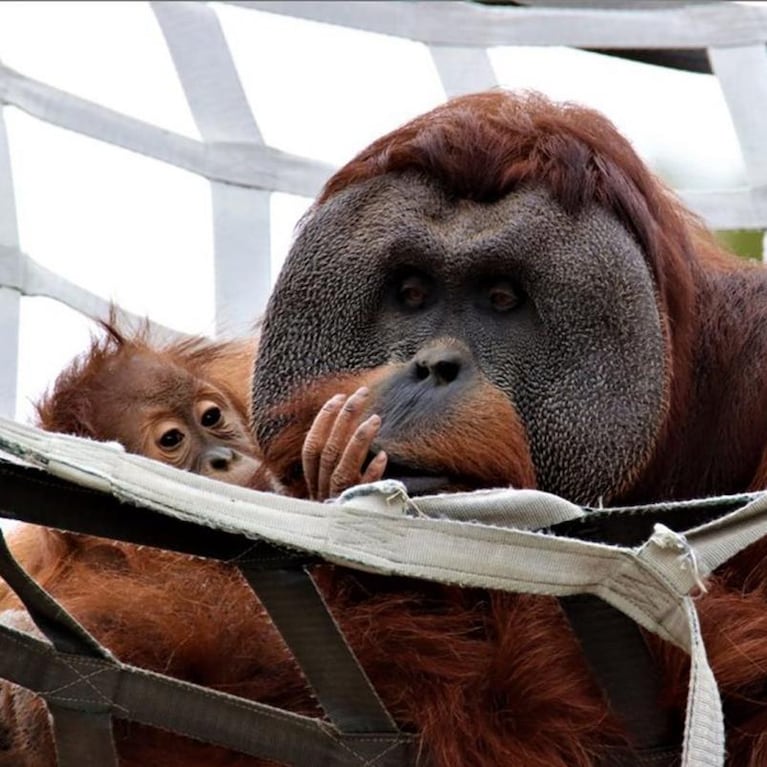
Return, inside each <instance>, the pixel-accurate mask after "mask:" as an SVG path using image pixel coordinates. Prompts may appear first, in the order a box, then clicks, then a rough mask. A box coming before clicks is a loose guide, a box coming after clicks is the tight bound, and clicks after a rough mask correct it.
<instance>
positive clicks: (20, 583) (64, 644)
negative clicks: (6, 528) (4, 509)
mask: <svg viewBox="0 0 767 767" xmlns="http://www.w3.org/2000/svg"><path fill="white" fill-rule="evenodd" d="M0 577H1V578H2V579H3V580H4V581H5V582H6V583H7V584H8V585H9V586H10V587H11V588H12V589H13V590H14V591H15V592H16V595H17V596H18V597H19V599H20V600H21V601H22V602H23V603H24V607H26V608H27V612H28V613H29V615H30V617H31V618H32V620H33V621H34V622H35V625H36V626H37V627H38V628H39V629H40V631H42V632H43V634H45V636H47V637H48V639H50V640H51V642H52V643H53V644H54V646H55V647H56V648H57V649H58V650H61V652H65V653H80V654H82V655H87V656H90V657H93V658H108V657H109V653H108V652H107V651H106V650H104V648H103V647H102V646H101V645H100V644H99V643H98V642H97V641H96V640H95V639H94V638H93V637H92V636H91V635H90V634H89V633H88V632H87V631H86V630H85V629H84V628H83V627H82V626H81V625H80V624H79V623H78V622H77V621H76V620H75V619H74V618H73V617H72V616H71V615H70V614H69V613H68V612H67V611H66V610H64V609H63V608H62V607H61V605H59V603H58V602H56V600H54V599H52V598H51V597H50V596H49V595H48V593H47V592H46V591H44V590H43V589H41V588H40V586H38V585H37V584H36V583H35V582H34V581H33V580H32V579H31V578H30V577H29V576H28V575H27V574H26V572H24V570H23V569H22V568H21V567H20V566H19V564H18V562H16V560H15V559H14V558H13V555H12V554H11V552H10V550H9V549H8V544H7V543H6V542H5V536H4V535H3V532H2V530H0Z"/></svg>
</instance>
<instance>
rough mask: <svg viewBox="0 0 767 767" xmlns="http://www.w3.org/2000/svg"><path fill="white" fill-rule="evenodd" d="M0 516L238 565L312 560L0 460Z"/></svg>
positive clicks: (280, 563) (305, 555)
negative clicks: (233, 562)
mask: <svg viewBox="0 0 767 767" xmlns="http://www.w3.org/2000/svg"><path fill="white" fill-rule="evenodd" d="M0 516H2V517H6V518H8V519H18V520H20V521H22V522H31V523H32V524H36V525H46V526H47V527H55V528H58V529H60V530H70V531H72V532H77V533H86V534H88V535H97V536H101V537H103V538H111V539H113V540H118V541H126V542H128V543H136V544H140V545H144V546H154V547H156V548H160V549H166V550H168V551H178V552H181V553H183V554H192V555H194V556H202V557H208V558H210V559H219V560H222V561H236V562H237V563H238V564H251V565H257V564H258V563H262V564H263V566H265V567H287V566H292V565H294V564H301V563H305V562H312V561H317V557H314V556H312V555H309V554H307V553H306V552H303V551H296V550H294V549H286V548H284V547H282V546H277V545H275V544H273V543H270V542H269V541H265V540H250V539H247V538H245V537H244V536H242V535H238V534H237V533H229V532H225V531H223V530H215V529H212V528H210V527H203V526H202V525H198V524H195V523H193V522H186V521H184V520H181V519H176V518H174V517H171V516H168V515H166V514H161V513H159V512H157V511H154V510H153V509H148V508H145V507H142V506H134V505H131V504H128V503H123V502H122V501H120V500H118V499H117V498H115V497H114V496H113V495H110V494H109V493H105V492H101V491H99V490H93V489H91V488H88V487H83V486H82V485H77V484H75V483H74V482H70V481H68V480H66V479H61V478H60V477H55V476H53V475H51V474H47V473H46V472H43V471H40V469H35V468H31V467H29V466H20V465H17V464H13V463H8V462H7V461H3V460H0Z"/></svg>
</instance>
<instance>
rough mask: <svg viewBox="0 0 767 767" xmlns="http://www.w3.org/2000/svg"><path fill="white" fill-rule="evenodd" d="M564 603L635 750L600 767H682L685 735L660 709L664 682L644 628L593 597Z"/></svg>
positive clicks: (583, 596)
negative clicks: (682, 747) (680, 763)
mask: <svg viewBox="0 0 767 767" xmlns="http://www.w3.org/2000/svg"><path fill="white" fill-rule="evenodd" d="M559 601H560V604H561V605H562V608H563V610H564V612H565V614H566V615H567V617H568V619H569V621H570V625H571V626H572V627H573V630H574V631H575V633H576V635H577V637H578V639H579V641H580V643H581V646H582V648H583V652H584V655H585V656H586V660H587V661H588V664H589V666H590V667H591V669H592V670H593V671H594V673H595V674H596V677H597V679H598V680H599V683H600V684H601V686H602V689H603V690H604V692H605V695H606V697H607V701H608V703H609V705H610V708H611V709H612V711H613V713H615V714H616V716H617V717H618V718H619V719H620V720H621V721H622V722H623V724H624V725H625V727H626V731H627V732H628V734H629V737H630V738H631V746H632V748H631V749H630V750H625V751H617V750H616V751H615V752H614V753H612V754H611V755H610V756H609V757H608V759H607V761H606V762H605V763H604V764H603V765H600V767H641V765H653V767H666V765H669V767H670V766H671V765H675V764H679V759H680V757H681V753H682V751H681V742H682V732H681V730H680V729H679V726H678V722H676V721H675V718H674V716H673V715H672V712H671V711H668V710H664V709H662V708H660V707H659V705H658V701H659V699H660V694H661V689H662V682H663V680H662V678H661V676H660V673H659V669H658V666H657V664H656V663H655V661H654V659H653V658H652V656H651V655H650V651H649V649H648V647H647V644H646V643H645V641H644V637H643V635H642V632H641V630H640V628H639V626H638V625H637V624H636V623H635V622H634V621H633V620H632V619H631V618H629V617H628V616H627V615H625V614H624V613H622V612H620V611H619V610H617V609H615V608H614V607H612V606H611V605H609V604H607V602H604V601H603V600H601V599H599V597H595V596H592V595H590V594H579V595H577V596H571V597H562V598H560V600H559ZM664 755H665V756H664Z"/></svg>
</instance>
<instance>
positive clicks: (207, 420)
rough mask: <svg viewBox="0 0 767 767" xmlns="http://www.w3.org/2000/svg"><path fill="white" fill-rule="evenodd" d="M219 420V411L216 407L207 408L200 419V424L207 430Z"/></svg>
mask: <svg viewBox="0 0 767 767" xmlns="http://www.w3.org/2000/svg"><path fill="white" fill-rule="evenodd" d="M220 420H221V410H220V408H217V407H215V406H214V407H209V408H208V409H207V410H206V411H205V412H204V413H203V414H202V418H201V419H200V423H201V424H202V425H203V426H204V427H205V428H206V429H207V428H210V427H211V426H215V425H216V424H217V423H218V422H219V421H220Z"/></svg>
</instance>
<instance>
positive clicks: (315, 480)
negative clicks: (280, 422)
mask: <svg viewBox="0 0 767 767" xmlns="http://www.w3.org/2000/svg"><path fill="white" fill-rule="evenodd" d="M344 402H346V395H345V394H336V395H335V396H334V397H331V398H330V399H329V400H328V401H327V402H326V403H325V404H324V405H323V406H322V408H321V409H320V412H319V413H317V415H316V416H315V418H314V421H313V422H312V425H311V428H310V429H309V432H308V433H307V435H306V438H305V439H304V444H303V448H302V449H301V464H302V466H303V470H304V479H305V481H306V487H307V490H308V492H309V497H310V498H314V499H316V500H319V499H318V490H319V473H320V457H321V455H322V451H323V449H324V448H325V445H326V444H327V441H328V437H329V436H330V433H331V432H332V431H333V426H334V425H335V422H336V418H337V416H338V412H339V411H340V410H341V407H342V405H343V404H344Z"/></svg>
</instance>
